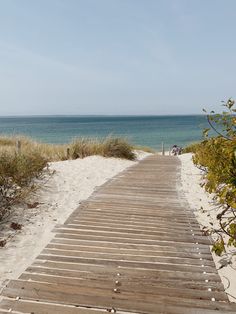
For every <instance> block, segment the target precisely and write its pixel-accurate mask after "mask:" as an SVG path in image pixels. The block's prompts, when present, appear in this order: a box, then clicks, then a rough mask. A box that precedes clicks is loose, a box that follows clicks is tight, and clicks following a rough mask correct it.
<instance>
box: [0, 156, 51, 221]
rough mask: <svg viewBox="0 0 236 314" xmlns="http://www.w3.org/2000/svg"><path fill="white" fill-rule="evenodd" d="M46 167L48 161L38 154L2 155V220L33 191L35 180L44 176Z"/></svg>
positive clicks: (0, 209)
mask: <svg viewBox="0 0 236 314" xmlns="http://www.w3.org/2000/svg"><path fill="white" fill-rule="evenodd" d="M46 165H47V160H46V159H45V158H43V157H42V156H41V155H40V154H39V153H37V152H29V153H27V154H13V153H12V152H10V153H9V152H2V153H1V154H0V204H1V206H0V220H2V219H3V217H4V216H6V215H7V214H8V213H9V212H10V210H11V207H12V205H14V204H15V203H16V202H17V201H21V200H22V199H23V198H24V197H25V196H26V194H27V192H29V191H30V190H32V188H33V187H34V179H35V178H39V177H40V176H41V175H42V173H43V171H44V168H45V166H46Z"/></svg>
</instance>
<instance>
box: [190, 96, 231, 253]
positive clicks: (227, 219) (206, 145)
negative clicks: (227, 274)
mask: <svg viewBox="0 0 236 314" xmlns="http://www.w3.org/2000/svg"><path fill="white" fill-rule="evenodd" d="M223 106H224V107H225V108H226V111H223V112H222V113H221V114H215V113H214V112H213V111H212V112H211V113H210V114H208V115H207V120H208V122H209V126H210V128H207V129H205V130H204V131H203V135H204V136H205V140H204V141H203V142H201V143H199V144H197V145H196V146H194V147H192V148H191V149H192V151H194V153H195V154H194V156H193V161H194V163H195V164H196V165H197V166H201V167H204V168H205V171H206V172H205V179H206V180H205V184H204V185H205V189H206V190H207V191H208V192H209V193H215V199H216V200H217V202H218V204H219V205H220V206H221V209H222V211H221V213H219V214H217V217H216V218H217V219H218V221H219V225H220V230H215V233H216V234H217V235H218V239H217V240H216V241H215V243H214V245H213V251H214V252H215V253H216V254H217V255H221V254H222V252H223V251H225V244H226V243H225V242H224V238H223V236H222V235H223V234H225V235H227V236H228V240H227V245H233V246H235V247H236V117H235V112H236V109H235V102H234V101H233V100H232V99H229V100H228V101H226V102H224V103H223ZM209 130H213V131H215V132H216V134H217V137H213V138H208V132H209Z"/></svg>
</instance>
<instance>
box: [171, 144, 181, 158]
mask: <svg viewBox="0 0 236 314" xmlns="http://www.w3.org/2000/svg"><path fill="white" fill-rule="evenodd" d="M181 153H182V148H181V147H179V146H177V145H173V147H172V150H171V155H172V156H177V155H181Z"/></svg>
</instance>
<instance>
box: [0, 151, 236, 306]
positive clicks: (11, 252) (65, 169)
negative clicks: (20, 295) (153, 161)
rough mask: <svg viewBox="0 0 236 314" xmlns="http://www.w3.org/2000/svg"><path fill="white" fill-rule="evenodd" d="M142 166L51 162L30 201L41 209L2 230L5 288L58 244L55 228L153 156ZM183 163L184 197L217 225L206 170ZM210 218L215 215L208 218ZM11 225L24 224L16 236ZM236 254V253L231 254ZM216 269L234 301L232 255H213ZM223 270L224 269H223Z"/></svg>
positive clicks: (20, 213)
mask: <svg viewBox="0 0 236 314" xmlns="http://www.w3.org/2000/svg"><path fill="white" fill-rule="evenodd" d="M136 154H137V161H129V160H124V159H117V158H104V157H101V156H90V157H86V158H84V159H76V160H66V161H59V162H51V163H50V164H49V170H50V172H48V173H47V174H46V176H45V177H44V179H43V180H42V181H41V182H40V186H39V188H38V189H37V190H36V192H35V193H34V194H33V195H31V197H30V199H29V200H28V204H36V206H32V208H31V209H29V208H27V207H26V205H25V206H18V207H16V209H15V211H14V214H13V215H12V216H11V217H10V219H9V220H8V223H5V225H3V227H4V228H3V229H2V234H5V235H6V236H7V237H8V241H7V244H6V246H5V247H3V248H1V252H0V278H1V281H0V284H1V286H2V287H3V286H4V285H5V284H6V283H7V282H8V280H10V279H16V278H18V276H19V275H20V274H21V273H22V272H23V271H24V270H25V269H26V268H27V267H28V266H30V265H31V264H32V262H33V260H34V259H35V258H36V257H37V256H38V255H39V253H40V252H41V251H42V249H43V248H44V247H45V246H46V245H47V244H48V243H49V241H50V240H51V239H52V238H53V236H54V234H53V228H54V227H55V226H56V225H57V224H63V223H64V221H65V220H66V219H67V218H68V217H69V215H70V214H71V213H72V212H73V211H74V210H75V209H76V208H78V207H79V206H80V204H81V203H82V202H83V201H84V200H86V199H87V198H88V197H89V196H90V195H91V194H92V193H93V192H94V191H95V190H96V188H98V187H99V186H101V185H102V184H104V183H105V182H107V181H108V180H110V179H111V178H113V177H114V176H115V175H117V174H119V173H121V172H122V171H124V170H126V169H127V168H128V167H131V166H132V165H134V164H136V163H137V162H138V160H141V159H143V158H145V157H146V156H148V155H150V154H149V153H144V152H141V151H139V152H136ZM176 158H179V159H180V161H181V169H180V174H181V186H182V187H181V191H180V193H184V194H185V197H186V200H187V201H188V203H189V206H190V208H191V209H192V210H193V212H194V214H195V215H196V217H197V220H198V222H199V224H200V226H201V229H202V228H203V227H205V226H206V227H210V226H211V222H214V224H216V223H217V222H216V218H215V216H216V215H215V208H214V205H213V203H212V196H210V195H208V194H207V193H206V192H205V191H204V189H203V188H202V187H201V186H200V183H201V182H202V173H201V170H199V169H198V168H196V167H195V166H194V165H193V162H192V155H191V154H183V155H181V156H179V157H176ZM209 213H210V214H209ZM11 222H18V223H20V224H22V229H21V230H16V231H14V230H12V229H11V228H10V227H9V225H10V223H11ZM229 250H231V251H232V248H231V249H229ZM213 258H214V261H215V264H216V268H217V269H218V272H219V274H220V276H221V279H222V282H223V284H224V287H225V289H226V292H227V294H228V296H229V299H230V301H233V302H235V297H236V270H235V267H236V263H235V259H234V258H233V259H232V263H231V264H228V263H227V258H228V257H227V255H226V254H224V255H223V256H222V257H217V256H216V255H215V254H213ZM222 265H223V266H222Z"/></svg>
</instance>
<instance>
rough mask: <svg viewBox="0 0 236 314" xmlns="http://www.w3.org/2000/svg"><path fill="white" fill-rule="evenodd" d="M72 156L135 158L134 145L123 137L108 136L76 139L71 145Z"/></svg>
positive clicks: (74, 157)
mask: <svg viewBox="0 0 236 314" xmlns="http://www.w3.org/2000/svg"><path fill="white" fill-rule="evenodd" d="M70 149H71V157H72V158H73V159H76V158H84V157H86V156H91V155H101V156H104V157H116V158H124V159H129V160H134V159H135V157H136V156H135V154H134V152H133V146H132V145H131V144H129V143H128V141H126V140H125V139H122V138H112V137H108V138H105V139H89V138H87V139H86V138H80V139H76V140H75V141H74V142H73V143H72V145H71V148H70Z"/></svg>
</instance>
